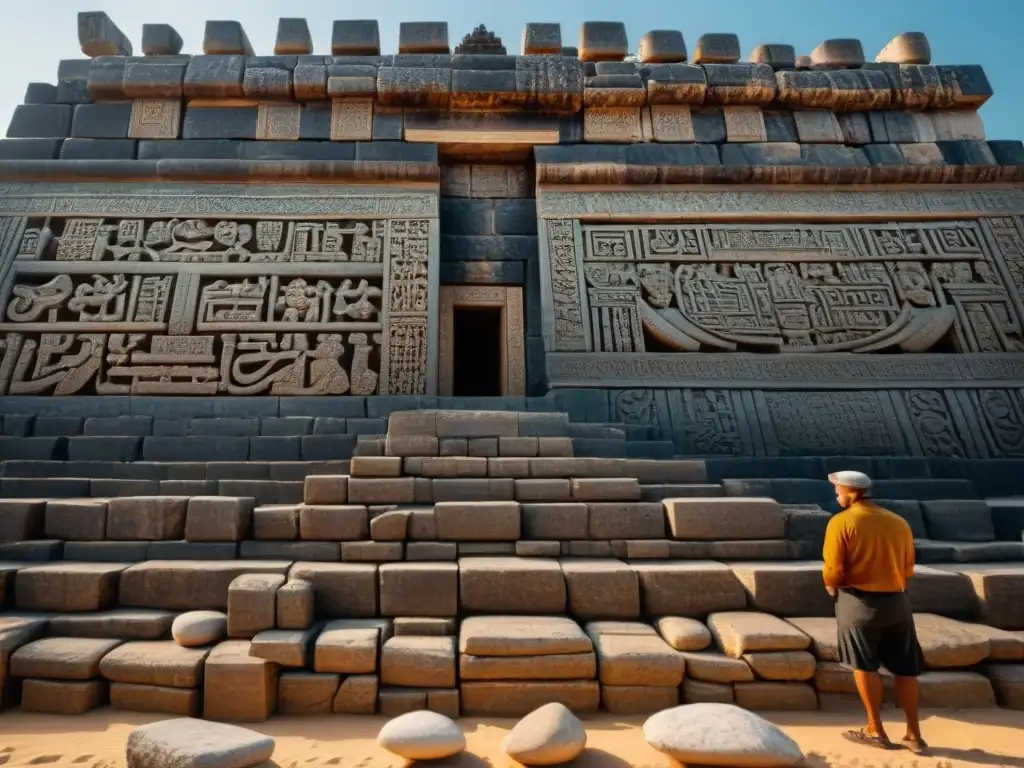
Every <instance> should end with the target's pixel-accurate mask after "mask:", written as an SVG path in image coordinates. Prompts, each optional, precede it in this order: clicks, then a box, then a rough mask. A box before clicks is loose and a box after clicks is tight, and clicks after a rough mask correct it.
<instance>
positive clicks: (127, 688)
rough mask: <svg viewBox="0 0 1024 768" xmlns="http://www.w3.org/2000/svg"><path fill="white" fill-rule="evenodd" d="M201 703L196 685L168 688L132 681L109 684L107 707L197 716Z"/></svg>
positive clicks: (200, 694) (200, 692)
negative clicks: (194, 686)
mask: <svg viewBox="0 0 1024 768" xmlns="http://www.w3.org/2000/svg"><path fill="white" fill-rule="evenodd" d="M202 703H203V701H202V691H201V690H200V689H199V688H170V687H168V686H164V685H136V684H134V683H111V684H110V706H111V707H113V708H114V709H122V710H127V711H130V712H160V713H163V714H168V715H179V716H181V717H198V716H199V715H200V710H201V706H202Z"/></svg>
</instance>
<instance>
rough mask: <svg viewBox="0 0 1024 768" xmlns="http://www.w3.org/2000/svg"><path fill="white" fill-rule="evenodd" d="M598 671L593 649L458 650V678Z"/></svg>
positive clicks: (573, 676) (581, 675)
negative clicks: (530, 652)
mask: <svg viewBox="0 0 1024 768" xmlns="http://www.w3.org/2000/svg"><path fill="white" fill-rule="evenodd" d="M596 675H597V656H596V654H594V653H564V654H554V655H548V656H473V655H470V654H467V653H462V654H459V679H461V680H589V679H591V678H593V677H595V676H596Z"/></svg>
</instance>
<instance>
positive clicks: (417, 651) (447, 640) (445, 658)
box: [380, 636, 455, 688]
mask: <svg viewBox="0 0 1024 768" xmlns="http://www.w3.org/2000/svg"><path fill="white" fill-rule="evenodd" d="M380 679H381V683H382V684H384V685H398V686H405V687H410V688H431V687H437V688H454V687H455V638H454V637H412V636H404V637H392V638H391V639H390V640H388V641H387V642H386V643H384V646H383V648H382V649H381V655H380Z"/></svg>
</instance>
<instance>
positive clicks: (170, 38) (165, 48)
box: [142, 24, 184, 56]
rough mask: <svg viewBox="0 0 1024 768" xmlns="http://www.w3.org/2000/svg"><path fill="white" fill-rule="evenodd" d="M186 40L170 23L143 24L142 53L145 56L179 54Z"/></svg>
mask: <svg viewBox="0 0 1024 768" xmlns="http://www.w3.org/2000/svg"><path fill="white" fill-rule="evenodd" d="M183 45H184V41H183V40H182V39H181V35H179V34H178V31H177V30H176V29H175V28H174V27H172V26H171V25H170V24H143V25H142V53H143V55H145V56H177V55H178V54H179V53H181V48H182V46H183Z"/></svg>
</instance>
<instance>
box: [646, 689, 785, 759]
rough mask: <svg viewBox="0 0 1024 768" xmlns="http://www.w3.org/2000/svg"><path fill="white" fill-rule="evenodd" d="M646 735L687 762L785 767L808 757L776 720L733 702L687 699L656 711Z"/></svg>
mask: <svg viewBox="0 0 1024 768" xmlns="http://www.w3.org/2000/svg"><path fill="white" fill-rule="evenodd" d="M644 738H646V739H647V743H648V744H650V745H651V746H652V747H654V748H655V749H656V750H658V751H659V752H664V753H665V754H666V755H668V756H669V757H672V758H674V759H676V760H679V761H680V762H683V763H693V764H702V765H728V766H736V768H783V767H784V766H790V765H796V764H797V763H799V762H800V761H802V760H803V759H804V755H803V752H801V751H800V747H799V745H798V744H797V743H796V742H795V741H793V740H792V739H791V738H789V736H787V735H786V734H784V733H783V732H782V731H781V730H779V729H778V728H777V727H776V726H775V725H773V724H772V723H770V722H768V721H767V720H765V719H764V718H762V717H758V716H757V715H755V714H754V713H753V712H748V711H746V710H744V709H740V708H739V707H736V706H733V705H732V704H684V705H683V706H681V707H673V708H672V709H666V710H665V711H663V712H659V713H658V714H656V715H652V716H651V717H650V718H648V720H647V722H646V723H644Z"/></svg>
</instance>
